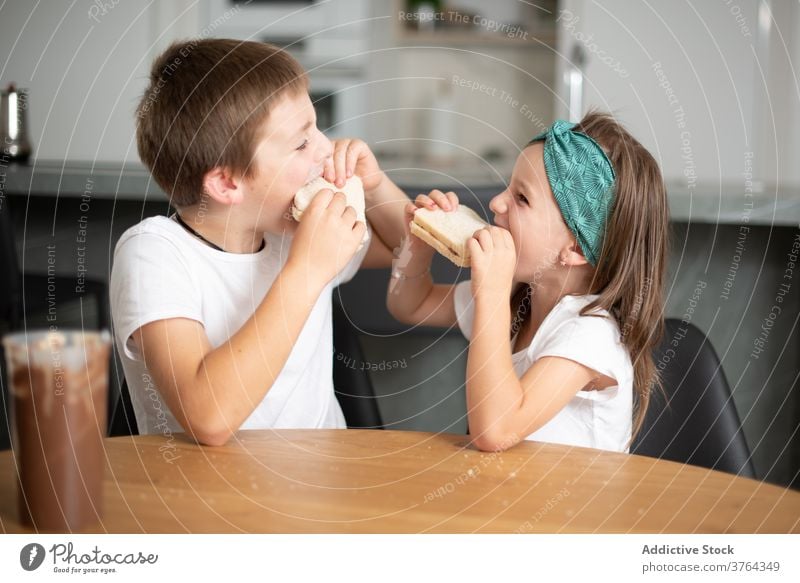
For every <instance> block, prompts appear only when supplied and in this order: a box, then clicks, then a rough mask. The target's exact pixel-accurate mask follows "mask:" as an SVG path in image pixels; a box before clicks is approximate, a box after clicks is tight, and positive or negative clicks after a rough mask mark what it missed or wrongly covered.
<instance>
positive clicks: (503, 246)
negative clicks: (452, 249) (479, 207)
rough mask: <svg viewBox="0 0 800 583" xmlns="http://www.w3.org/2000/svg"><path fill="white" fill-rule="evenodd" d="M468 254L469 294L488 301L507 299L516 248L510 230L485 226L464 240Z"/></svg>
mask: <svg viewBox="0 0 800 583" xmlns="http://www.w3.org/2000/svg"><path fill="white" fill-rule="evenodd" d="M467 245H468V246H469V252H470V255H471V256H472V266H471V269H472V295H473V296H474V297H475V298H476V299H478V298H487V299H489V300H490V301H492V302H495V301H499V302H507V301H508V298H509V296H510V295H511V288H512V285H513V280H514V270H515V268H516V264H517V250H516V247H515V246H514V239H513V238H512V237H511V233H510V232H509V231H507V230H506V229H502V228H500V227H494V226H489V227H486V228H485V229H481V230H480V231H478V232H477V233H475V235H474V237H473V238H472V239H470V240H469V242H468V243H467Z"/></svg>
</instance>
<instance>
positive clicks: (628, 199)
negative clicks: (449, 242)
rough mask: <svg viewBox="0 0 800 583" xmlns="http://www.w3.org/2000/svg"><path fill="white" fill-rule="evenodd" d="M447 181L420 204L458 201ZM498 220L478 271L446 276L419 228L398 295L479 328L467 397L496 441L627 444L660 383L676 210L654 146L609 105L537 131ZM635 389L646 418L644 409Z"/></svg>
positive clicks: (401, 270) (401, 311) (393, 308)
mask: <svg viewBox="0 0 800 583" xmlns="http://www.w3.org/2000/svg"><path fill="white" fill-rule="evenodd" d="M457 205H458V200H457V198H456V196H455V194H453V193H447V194H444V193H442V192H440V191H437V190H434V191H432V192H431V193H430V194H429V195H428V196H426V195H420V196H419V197H417V200H416V206H415V205H413V204H409V205H408V207H407V208H406V219H407V221H406V222H408V221H410V220H411V218H412V215H413V213H414V211H415V210H416V208H418V207H428V208H435V207H436V206H439V207H441V208H442V209H444V210H446V211H447V210H452V209H454V208H456V207H457ZM489 208H490V209H491V210H492V211H493V212H494V223H495V225H496V226H490V227H487V228H485V229H482V230H480V231H478V232H476V233H475V235H474V238H473V239H471V240H470V242H469V250H470V253H471V256H472V280H471V281H465V282H462V283H460V284H458V285H455V286H451V285H434V284H433V282H432V280H431V277H430V263H431V259H432V257H433V250H432V249H431V248H430V247H428V246H427V245H426V244H425V243H423V242H422V241H421V240H419V239H417V238H416V237H414V236H412V235H410V234H409V233H407V235H406V239H405V241H404V242H403V244H402V246H401V248H400V250H399V253H398V255H397V259H396V260H395V264H394V269H393V272H392V279H391V283H390V285H389V293H388V300H387V303H388V307H389V310H390V312H391V313H392V315H394V316H395V317H396V318H397V319H398V320H400V321H402V322H406V323H409V324H426V325H432V326H451V325H454V324H456V323H457V324H458V326H459V327H460V329H461V331H462V332H463V333H464V335H465V336H466V337H467V339H468V340H470V345H469V355H468V358H467V409H468V415H469V427H470V433H471V435H472V436H473V443H474V444H475V445H476V446H477V447H478V448H480V449H482V450H486V451H497V450H502V449H506V448H509V447H511V446H513V445H514V444H516V443H518V442H519V441H520V440H522V439H535V440H538V441H548V442H555V443H563V444H570V445H579V446H584V447H594V448H600V449H607V450H614V451H628V448H629V447H630V442H631V439H632V436H633V435H635V434H636V432H637V431H638V430H639V428H640V427H641V424H642V421H643V419H644V415H645V412H646V410H647V405H648V402H649V399H650V394H651V390H652V388H653V387H654V386H658V383H659V381H658V377H657V374H656V368H655V365H654V362H653V357H652V349H653V348H654V346H655V345H656V344H657V343H658V341H659V339H660V337H661V334H662V330H663V319H662V312H663V300H662V291H661V288H662V279H663V276H664V263H665V254H666V249H667V224H668V211H667V199H666V190H665V188H664V184H663V180H662V178H661V172H660V170H659V168H658V165H657V164H656V162H655V160H654V159H653V157H652V156H651V155H650V153H649V152H647V150H645V148H644V147H642V145H641V144H639V142H638V141H636V140H635V139H634V138H633V137H632V136H631V135H630V134H629V133H628V132H627V131H626V130H625V129H624V128H623V127H622V126H621V125H620V124H618V123H617V122H616V121H615V120H614V119H613V118H612V117H611V116H609V115H607V114H602V113H597V112H592V113H590V114H588V115H587V116H586V117H584V118H583V120H581V121H580V123H578V124H577V125H573V124H570V123H567V122H564V121H560V120H559V121H556V122H555V123H554V124H553V125H552V126H551V127H550V128H549V129H548V130H547V131H546V132H544V133H543V134H541V135H539V136H537V137H536V138H534V139H533V140H532V141H531V142H530V144H528V146H527V147H526V148H525V149H524V150H523V151H522V153H521V154H520V156H519V158H518V159H517V162H516V164H515V166H514V171H513V174H512V176H511V181H510V183H509V185H508V188H506V190H504V191H503V192H501V193H500V194H498V195H497V196H495V197H494V198H493V199H492V201H491V203H490V205H489ZM634 393H635V397H636V399H635V401H636V407H635V419H634V411H633V409H634V406H633V405H634Z"/></svg>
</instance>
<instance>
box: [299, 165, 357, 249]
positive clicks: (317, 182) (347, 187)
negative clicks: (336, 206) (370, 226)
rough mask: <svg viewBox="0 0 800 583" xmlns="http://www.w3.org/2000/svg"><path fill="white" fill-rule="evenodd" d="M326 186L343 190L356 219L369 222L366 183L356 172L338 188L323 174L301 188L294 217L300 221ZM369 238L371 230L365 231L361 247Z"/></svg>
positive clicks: (339, 190)
mask: <svg viewBox="0 0 800 583" xmlns="http://www.w3.org/2000/svg"><path fill="white" fill-rule="evenodd" d="M326 188H329V189H331V190H332V191H333V192H342V193H344V195H345V198H347V206H351V207H353V208H354V209H355V211H356V220H359V221H361V222H362V223H364V224H365V225H366V224H367V207H366V203H365V201H364V183H362V182H361V179H360V178H359V177H358V176H356V175H355V174H354V175H353V176H352V177H350V178H348V179H347V182H345V183H344V186H343V187H342V188H338V187H337V186H336V185H335V184H333V183H331V182H328V181H327V180H325V179H324V178H323V177H322V176H319V177H318V178H315V179H314V180H312V181H311V182H309V183H308V184H306V185H305V186H303V187H302V188H301V189H300V190H298V191H297V194H295V196H294V203H293V204H292V218H294V220H295V221H297V222H300V220H301V218H302V216H303V212H304V211H305V210H306V209H307V208H308V205H309V204H311V201H312V200H313V199H314V197H315V196H317V193H319V191H320V190H324V189H326ZM367 240H369V231H364V238H363V239H362V240H361V246H360V247H359V249H361V247H363V246H364V244H365V243H366V242H367Z"/></svg>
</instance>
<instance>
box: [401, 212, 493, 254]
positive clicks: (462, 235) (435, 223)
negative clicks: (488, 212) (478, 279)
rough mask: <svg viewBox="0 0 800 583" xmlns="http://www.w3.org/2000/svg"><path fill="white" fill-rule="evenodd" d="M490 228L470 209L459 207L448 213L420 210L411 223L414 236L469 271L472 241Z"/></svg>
mask: <svg viewBox="0 0 800 583" xmlns="http://www.w3.org/2000/svg"><path fill="white" fill-rule="evenodd" d="M488 226H489V225H488V224H487V223H486V221H484V220H483V219H481V218H480V217H479V216H478V213H476V212H475V211H473V210H472V209H471V208H468V207H465V206H459V207H458V208H457V209H456V210H455V211H452V212H447V211H445V210H442V209H440V208H436V209H428V208H419V209H417V210H416V212H415V213H414V219H413V221H412V222H411V225H410V229H411V234H412V235H415V236H417V237H419V238H420V239H422V240H423V241H425V242H426V243H427V244H428V245H430V246H431V247H433V248H434V249H436V250H437V251H438V252H439V253H441V254H442V255H444V256H445V257H447V258H448V259H449V260H450V261H452V262H453V263H455V264H456V265H458V266H459V267H469V265H470V254H469V245H468V243H469V240H470V239H472V236H473V235H474V234H475V233H476V232H477V231H480V230H481V229H483V228H485V227H488Z"/></svg>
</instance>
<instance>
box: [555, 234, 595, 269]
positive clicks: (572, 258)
mask: <svg viewBox="0 0 800 583" xmlns="http://www.w3.org/2000/svg"><path fill="white" fill-rule="evenodd" d="M558 260H559V262H560V263H561V264H562V265H565V266H568V267H578V266H579V265H588V264H589V260H588V259H586V257H585V256H584V254H583V251H581V246H580V245H578V242H577V241H576V240H575V239H574V238H573V239H572V240H571V241H570V243H569V245H567V246H566V247H564V248H563V249H562V250H561V253H560V254H559V258H558Z"/></svg>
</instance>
